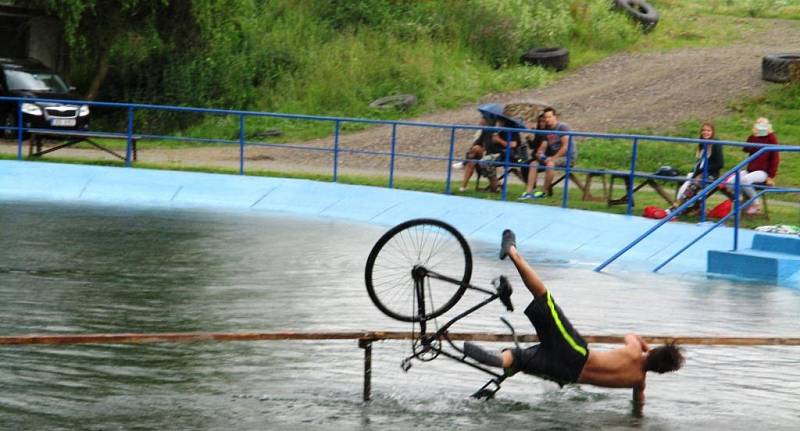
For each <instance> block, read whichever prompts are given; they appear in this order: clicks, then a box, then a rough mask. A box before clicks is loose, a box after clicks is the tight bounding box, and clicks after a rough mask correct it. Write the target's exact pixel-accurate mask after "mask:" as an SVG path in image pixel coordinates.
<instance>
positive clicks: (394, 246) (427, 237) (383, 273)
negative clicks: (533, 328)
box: [364, 218, 518, 398]
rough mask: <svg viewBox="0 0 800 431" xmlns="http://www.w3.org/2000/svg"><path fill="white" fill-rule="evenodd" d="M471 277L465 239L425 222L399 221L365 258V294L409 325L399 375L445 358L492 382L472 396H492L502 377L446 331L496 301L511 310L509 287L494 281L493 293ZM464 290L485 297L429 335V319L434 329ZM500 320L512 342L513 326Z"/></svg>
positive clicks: (433, 222) (438, 224) (449, 228)
mask: <svg viewBox="0 0 800 431" xmlns="http://www.w3.org/2000/svg"><path fill="white" fill-rule="evenodd" d="M471 277H472V252H471V251H470V248H469V245H468V244H467V241H466V240H465V239H464V237H463V236H462V235H461V233H460V232H459V231H458V230H456V229H455V228H454V227H453V226H451V225H449V224H447V223H445V222H443V221H440V220H436V219H428V218H420V219H413V220H408V221H406V222H403V223H400V224H399V225H397V226H395V227H393V228H391V229H390V230H389V231H387V232H386V233H385V234H384V235H383V236H381V237H380V238H379V239H378V242H377V243H375V246H374V247H373V248H372V251H371V252H370V254H369V257H368V258H367V265H366V269H365V273H364V280H365V282H366V286H367V293H369V297H370V299H372V302H373V303H374V304H375V306H376V307H378V309H379V310H380V311H382V312H383V313H384V314H386V315H387V316H389V317H391V318H394V319H397V320H400V321H403V322H410V323H411V339H412V341H411V351H412V353H411V355H409V356H408V357H406V358H405V359H403V361H402V362H401V367H402V369H403V371H408V370H409V369H410V368H411V361H412V360H413V359H417V360H419V361H422V362H427V361H432V360H433V359H436V358H437V357H439V355H443V356H446V357H449V358H451V359H454V360H456V361H458V362H461V363H463V364H466V365H469V366H470V367H473V368H476V369H478V370H481V371H483V372H485V373H488V374H490V375H491V376H492V378H491V379H490V380H489V381H488V382H487V383H486V384H484V385H483V386H482V387H481V388H480V389H478V391H476V392H475V393H474V394H473V395H472V396H473V397H476V398H492V397H493V396H494V394H495V393H496V392H497V391H498V390H500V384H501V383H502V382H503V381H504V380H505V378H506V376H505V375H504V374H501V373H498V372H495V371H492V370H490V369H488V368H486V367H485V366H483V365H481V364H479V363H478V362H476V361H475V360H473V359H471V358H470V357H469V356H467V355H466V354H465V353H464V350H463V349H461V348H459V347H458V346H456V345H455V344H454V343H453V341H452V340H451V339H450V337H449V335H448V330H449V329H450V327H451V326H452V325H453V324H454V323H455V322H457V321H458V320H460V319H462V318H464V317H465V316H467V315H469V314H471V313H473V312H474V311H476V310H478V309H479V308H482V307H484V306H485V305H487V304H489V303H490V302H493V301H494V300H496V299H499V300H500V302H502V303H503V305H505V307H506V309H508V311H513V310H514V307H513V305H512V304H511V292H512V289H511V285H510V284H509V283H508V280H507V279H506V278H505V277H504V276H500V277H497V278H496V279H494V281H493V282H492V284H493V286H494V288H495V290H494V291H491V290H488V289H483V288H480V287H477V286H473V285H472V284H470V278H471ZM467 289H469V290H474V291H477V292H482V293H484V294H486V295H487V297H486V298H485V299H483V300H482V301H480V302H479V303H477V304H475V305H473V306H472V307H470V308H468V309H467V310H466V311H464V312H462V313H460V314H458V315H456V316H455V317H453V318H451V319H450V320H449V321H447V322H446V323H445V324H443V325H442V326H441V327H438V328H437V329H436V330H435V331H433V332H428V322H429V321H431V320H433V322H434V326H438V323H437V322H436V318H437V317H439V316H441V315H443V314H444V313H446V312H447V311H448V310H450V309H451V308H453V306H455V305H456V303H457V302H458V301H459V300H460V299H461V297H462V296H463V295H464V293H465V292H466V291H467ZM500 319H501V320H502V321H503V323H505V324H506V325H507V326H508V327H509V329H510V330H511V334H512V336H514V340H515V343H516V334H515V332H514V328H513V327H512V326H511V324H510V323H508V321H507V320H506V319H504V318H502V317H501V318H500ZM417 325H418V326H419V328H418V329H417ZM517 344H518V343H517Z"/></svg>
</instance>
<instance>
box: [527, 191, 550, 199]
mask: <svg viewBox="0 0 800 431" xmlns="http://www.w3.org/2000/svg"><path fill="white" fill-rule="evenodd" d="M547 196H549V195H546V194H545V193H544V192H533V193H531V198H532V199H541V198H546V197H547Z"/></svg>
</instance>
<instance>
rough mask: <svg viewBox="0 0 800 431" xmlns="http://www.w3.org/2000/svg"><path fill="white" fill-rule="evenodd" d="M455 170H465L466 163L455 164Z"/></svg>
mask: <svg viewBox="0 0 800 431" xmlns="http://www.w3.org/2000/svg"><path fill="white" fill-rule="evenodd" d="M453 169H464V162H455V163H453Z"/></svg>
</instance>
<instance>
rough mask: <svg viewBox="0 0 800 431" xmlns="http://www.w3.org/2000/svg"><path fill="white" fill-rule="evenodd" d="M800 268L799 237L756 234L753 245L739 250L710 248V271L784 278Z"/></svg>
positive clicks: (774, 280)
mask: <svg viewBox="0 0 800 431" xmlns="http://www.w3.org/2000/svg"><path fill="white" fill-rule="evenodd" d="M798 271H800V237H797V236H792V235H777V234H761V233H759V234H756V235H755V236H753V246H752V247H751V248H748V249H744V250H737V251H720V250H709V251H708V272H710V273H715V274H724V275H734V276H738V277H744V278H750V279H756V280H765V281H769V282H777V283H780V282H783V281H787V280H789V279H791V278H792V277H793V276H794V275H795V274H797V273H798Z"/></svg>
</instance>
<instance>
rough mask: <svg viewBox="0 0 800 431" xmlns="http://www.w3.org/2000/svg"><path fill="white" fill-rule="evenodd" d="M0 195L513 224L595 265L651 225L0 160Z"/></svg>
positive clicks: (544, 251) (349, 190) (259, 182)
mask: <svg viewBox="0 0 800 431" xmlns="http://www.w3.org/2000/svg"><path fill="white" fill-rule="evenodd" d="M0 200H5V201H13V200H23V201H54V202H70V203H81V202H85V203H87V204H93V205H119V206H152V207H173V208H203V209H209V210H216V211H247V212H251V213H258V212H265V213H275V212H287V213H292V214H298V215H305V216H315V217H335V218H340V219H347V220H354V221H359V222H367V223H371V224H378V225H384V226H387V227H388V226H393V225H395V224H397V223H400V222H402V221H404V220H407V219H410V218H414V217H434V218H439V219H442V220H445V221H448V222H449V223H451V224H453V225H454V226H455V227H456V228H458V229H459V230H460V231H461V232H463V233H464V234H465V235H466V236H467V237H468V238H469V239H470V240H473V241H487V242H489V243H495V242H498V241H499V238H500V234H501V232H502V231H503V229H505V228H511V229H514V230H515V231H516V232H517V236H518V242H519V243H520V246H521V248H522V249H523V250H524V251H525V252H526V253H533V254H537V255H539V256H542V255H552V257H553V258H554V259H569V260H571V261H577V262H578V263H586V264H592V265H593V264H596V263H598V262H600V261H602V260H603V259H605V258H607V257H608V256H610V255H611V254H612V253H613V252H615V251H617V250H618V249H619V248H620V247H622V246H624V245H625V244H627V243H629V242H630V241H631V240H633V239H634V238H636V237H637V236H638V235H640V234H641V233H642V232H643V231H645V230H646V229H647V228H649V227H651V226H653V224H654V223H655V221H653V220H650V219H645V218H642V217H636V216H626V215H616V214H605V213H598V212H590V211H582V210H570V209H562V208H557V207H551V206H542V205H534V204H529V203H517V202H500V201H490V200H483V199H473V198H465V197H459V196H451V195H443V194H434V193H423V192H414V191H406V190H393V189H386V188H379V187H368V186H357V185H346V184H336V183H327V182H316V181H309V180H294V179H285V178H267V177H248V176H237V175H222V174H207V173H193V172H175V171H162V170H148V169H138V168H117V167H104V166H87V165H68V164H57V163H44V162H18V161H0ZM702 230H704V226H697V225H691V224H685V223H670V224H668V225H667V226H665V227H664V228H663V229H661V230H659V231H657V232H656V233H655V234H654V235H652V236H651V237H648V238H647V239H645V240H644V241H643V242H642V243H641V244H639V245H638V246H637V247H635V248H634V249H632V250H631V251H630V252H629V253H628V254H626V255H625V256H623V257H622V258H620V259H619V260H618V261H617V262H615V263H614V264H612V265H611V266H609V268H608V269H607V271H611V272H616V271H628V270H637V271H640V270H647V271H649V270H652V269H653V267H655V265H657V264H658V263H660V262H662V261H663V260H664V259H666V258H667V257H669V256H670V255H671V254H672V253H674V252H675V251H676V250H678V249H679V248H680V247H681V246H683V245H684V244H686V243H687V242H688V241H690V240H691V239H692V238H694V237H695V236H697V235H698V234H699V233H701V232H702ZM740 236H741V238H740V239H741V240H742V241H744V242H745V243H750V241H752V238H753V231H749V230H743V231H742V232H741V233H740ZM731 246H732V230H731V229H729V228H721V229H717V230H716V231H714V232H712V233H711V234H709V235H708V237H707V238H706V239H704V240H703V241H702V242H701V243H699V244H697V245H696V246H694V247H693V248H691V249H689V250H688V251H687V252H686V253H684V254H683V255H681V256H680V257H678V258H677V259H676V260H675V261H674V262H673V263H671V264H670V265H669V266H667V267H666V268H664V269H663V270H662V272H666V273H670V272H671V273H699V274H702V273H705V271H706V256H707V253H708V251H709V250H711V249H716V250H728V249H731Z"/></svg>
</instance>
